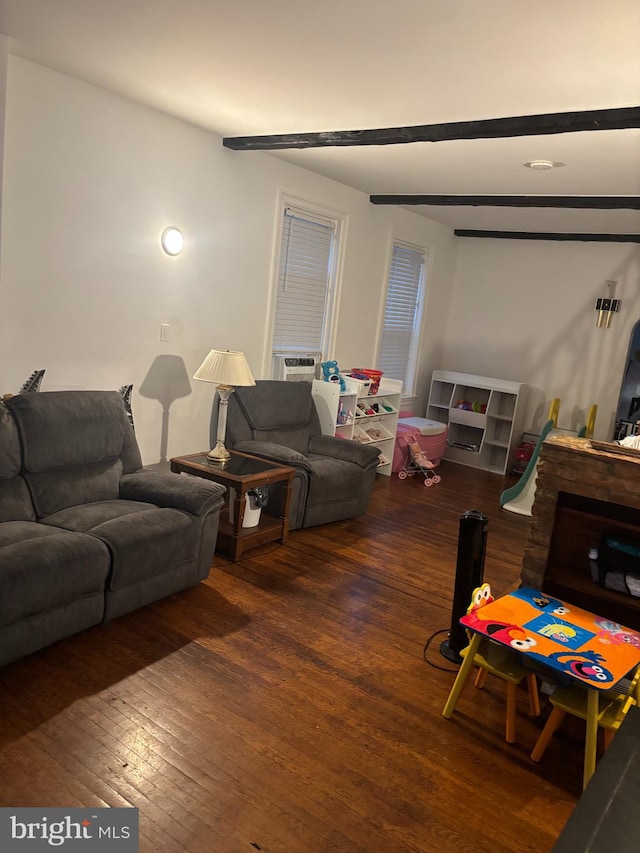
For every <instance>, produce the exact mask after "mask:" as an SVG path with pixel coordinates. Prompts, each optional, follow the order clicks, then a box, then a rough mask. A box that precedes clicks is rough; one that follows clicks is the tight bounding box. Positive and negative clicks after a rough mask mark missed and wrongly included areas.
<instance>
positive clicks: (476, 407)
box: [456, 400, 487, 415]
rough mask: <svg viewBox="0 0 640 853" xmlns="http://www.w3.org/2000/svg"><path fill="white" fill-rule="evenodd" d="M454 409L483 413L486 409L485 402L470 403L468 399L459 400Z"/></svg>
mask: <svg viewBox="0 0 640 853" xmlns="http://www.w3.org/2000/svg"><path fill="white" fill-rule="evenodd" d="M456 409H463V410H464V411H465V412H477V413H478V414H481V415H484V414H485V412H486V411H487V404H486V403H477V402H473V403H470V402H469V400H460V401H459V402H458V403H457V404H456Z"/></svg>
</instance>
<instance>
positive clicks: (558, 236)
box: [453, 228, 640, 243]
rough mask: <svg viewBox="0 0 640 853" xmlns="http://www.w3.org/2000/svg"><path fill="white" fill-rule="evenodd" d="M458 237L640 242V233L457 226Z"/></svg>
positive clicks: (456, 233) (583, 241) (455, 231)
mask: <svg viewBox="0 0 640 853" xmlns="http://www.w3.org/2000/svg"><path fill="white" fill-rule="evenodd" d="M453 233H454V234H455V236H456V237H480V238H485V239H486V238H488V239H492V240H571V241H574V242H581V243H640V234H566V233H561V232H560V233H550V232H543V231H473V230H469V229H465V228H456V229H454V232H453Z"/></svg>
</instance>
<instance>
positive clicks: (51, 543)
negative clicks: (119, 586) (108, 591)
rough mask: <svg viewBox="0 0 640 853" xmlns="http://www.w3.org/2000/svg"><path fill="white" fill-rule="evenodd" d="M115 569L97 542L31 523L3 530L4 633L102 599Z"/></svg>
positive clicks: (0, 607)
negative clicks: (36, 618) (73, 604)
mask: <svg viewBox="0 0 640 853" xmlns="http://www.w3.org/2000/svg"><path fill="white" fill-rule="evenodd" d="M45 540H46V541H45ZM109 563H110V557H109V551H108V549H107V547H106V546H105V545H104V543H103V542H100V541H99V540H98V539H95V538H94V537H92V536H85V535H82V534H78V533H69V532H67V531H65V530H59V529H56V528H54V527H48V526H47V525H44V524H38V523H35V522H29V521H8V522H4V523H2V524H0V629H2V628H4V627H5V626H7V625H11V624H12V623H14V622H18V621H20V620H22V619H29V618H31V617H33V616H36V615H38V614H41V613H45V612H46V611H48V610H52V609H54V608H57V607H61V606H63V605H66V604H68V603H69V602H72V601H75V600H77V599H81V598H84V597H89V596H93V595H95V594H96V593H100V592H101V591H102V590H103V589H104V586H105V583H106V579H107V576H108V574H109Z"/></svg>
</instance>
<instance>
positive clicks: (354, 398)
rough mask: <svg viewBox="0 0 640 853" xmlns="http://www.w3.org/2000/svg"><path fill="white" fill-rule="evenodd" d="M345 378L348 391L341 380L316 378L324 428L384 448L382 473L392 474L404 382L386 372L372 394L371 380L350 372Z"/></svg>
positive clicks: (315, 397) (319, 415)
mask: <svg viewBox="0 0 640 853" xmlns="http://www.w3.org/2000/svg"><path fill="white" fill-rule="evenodd" d="M343 379H344V381H345V385H346V390H344V391H341V390H340V383H339V382H325V381H324V380H323V379H315V380H314V381H313V386H312V393H313V398H314V400H315V404H316V409H317V410H318V417H319V418H320V426H321V428H322V432H323V433H324V434H325V435H335V436H338V437H340V438H344V439H346V440H347V441H359V442H361V443H362V444H369V445H371V446H372V447H376V448H377V449H378V450H379V452H380V464H379V465H378V469H377V470H378V474H385V475H386V476H390V474H391V465H392V463H393V451H394V449H395V442H396V430H397V427H398V413H399V411H400V400H401V397H402V382H400V381H398V380H396V379H385V378H384V376H383V377H382V378H381V379H380V387H379V388H378V393H377V394H368V393H367V390H368V383H365V382H361V381H360V380H358V379H351V378H349V377H348V376H344V377H343Z"/></svg>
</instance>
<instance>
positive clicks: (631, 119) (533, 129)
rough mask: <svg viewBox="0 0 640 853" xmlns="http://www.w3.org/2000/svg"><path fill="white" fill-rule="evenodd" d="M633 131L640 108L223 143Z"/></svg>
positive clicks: (271, 145) (639, 123)
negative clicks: (631, 129)
mask: <svg viewBox="0 0 640 853" xmlns="http://www.w3.org/2000/svg"><path fill="white" fill-rule="evenodd" d="M633 127H640V106H636V107H620V108H615V109H607V110H584V111H581V112H569V113H543V114H541V115H532V116H513V117H511V118H490V119H478V120H475V121H452V122H445V123H443V124H420V125H416V126H413V127H387V128H379V129H377V130H337V131H325V132H321V133H282V134H273V135H266V136H230V137H226V138H225V139H223V140H222V144H223V145H224V146H225V148H232V149H233V150H234V151H279V150H282V149H285V148H326V147H337V146H352V145H402V144H406V143H409V142H445V141H447V140H453V139H502V138H508V137H514V136H544V135H547V134H552V133H576V132H579V131H594V130H626V129H628V128H633Z"/></svg>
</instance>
